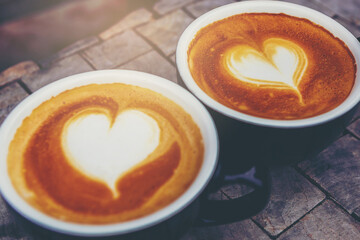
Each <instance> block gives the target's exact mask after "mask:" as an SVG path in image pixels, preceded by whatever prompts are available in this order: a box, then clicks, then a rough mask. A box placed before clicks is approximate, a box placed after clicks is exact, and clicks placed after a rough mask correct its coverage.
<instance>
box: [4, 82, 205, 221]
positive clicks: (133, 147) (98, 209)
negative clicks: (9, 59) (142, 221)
mask: <svg viewBox="0 0 360 240" xmlns="http://www.w3.org/2000/svg"><path fill="white" fill-rule="evenodd" d="M203 157H204V146H203V139H202V135H201V133H200V130H199V128H198V126H197V125H196V123H195V122H194V120H193V119H192V117H191V116H190V115H189V114H188V113H187V112H186V111H185V110H184V109H183V108H182V107H180V106H179V105H177V104H176V103H175V102H173V101H172V100H170V99H169V98H167V97H165V96H163V95H161V94H160V93H157V92H155V91H152V90H150V89H147V88H143V87H139V86H134V85H127V84H123V83H106V84H105V83H104V84H89V85H85V86H80V87H76V88H73V89H70V90H66V91H64V92H62V93H60V94H58V95H57V96H55V97H52V98H51V99H49V100H47V101H45V102H43V103H41V104H40V105H39V106H38V107H36V108H35V109H34V110H33V111H32V112H31V114H30V115H29V116H28V117H26V118H25V119H24V120H23V122H22V124H21V126H20V127H19V128H18V129H17V131H16V133H15V135H14V138H13V139H12V141H11V143H10V145H9V153H8V158H7V164H8V173H9V176H10V179H11V181H12V183H13V185H14V187H15V189H16V190H17V192H18V193H19V194H20V196H21V197H22V198H24V199H25V200H26V201H27V202H28V203H30V204H31V205H32V206H34V207H35V208H37V209H39V210H40V211H42V212H44V213H46V214H48V215H51V216H53V217H55V218H58V219H61V220H65V221H70V222H78V223H89V224H96V223H112V222H121V221H127V220H131V219H135V218H139V217H142V216H144V215H147V214H150V213H153V212H154V211H156V210H159V209H160V208H163V207H164V206H166V205H168V204H170V203H171V202H173V201H174V200H176V199H177V198H179V196H180V195H181V194H183V193H184V192H185V191H186V190H187V188H188V187H189V186H190V185H191V183H192V182H193V181H194V179H195V178H196V176H197V174H198V172H199V170H200V168H201V165H202V161H203Z"/></svg>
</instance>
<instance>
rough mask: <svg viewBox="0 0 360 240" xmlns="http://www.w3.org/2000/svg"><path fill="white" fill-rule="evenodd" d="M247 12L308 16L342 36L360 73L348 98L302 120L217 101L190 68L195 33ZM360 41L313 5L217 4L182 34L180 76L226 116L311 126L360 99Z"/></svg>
mask: <svg viewBox="0 0 360 240" xmlns="http://www.w3.org/2000/svg"><path fill="white" fill-rule="evenodd" d="M245 12H247V13H248V12H267V13H285V14H287V15H292V16H296V17H302V18H307V19H309V20H310V21H312V22H314V23H317V24H319V25H321V26H323V27H324V28H325V29H327V30H329V31H330V32H331V33H332V34H333V35H334V36H336V37H338V38H340V39H341V40H342V41H343V42H344V43H345V44H346V45H347V46H348V47H349V49H350V51H351V52H352V53H353V55H354V57H355V61H356V66H357V74H356V79H355V84H354V86H353V89H352V91H351V93H350V95H349V96H348V97H347V98H346V100H345V101H344V102H343V103H341V104H340V105H339V106H337V107H336V108H334V109H333V110H331V111H329V112H326V113H323V114H320V115H317V116H315V117H310V118H305V119H298V120H275V119H266V118H261V117H255V116H252V115H249V114H244V113H241V112H238V111H236V110H233V109H231V108H229V107H226V106H225V105H223V104H220V103H219V102H217V101H215V100H214V99H213V98H211V97H209V96H208V95H207V94H206V93H205V92H204V91H203V90H202V89H201V88H200V87H199V86H198V85H197V84H196V83H195V81H194V79H193V77H192V75H191V73H190V70H189V68H188V62H187V59H188V55H187V51H188V46H189V44H190V42H191V41H192V40H193V38H194V37H195V35H196V33H197V32H198V31H199V30H200V29H201V28H203V27H205V26H207V25H208V24H211V23H213V22H215V21H218V20H221V19H224V18H226V17H229V16H232V15H236V14H241V13H245ZM359 64H360V44H359V42H358V41H357V39H356V38H355V37H354V36H353V35H352V34H351V33H350V32H349V31H348V30H347V29H346V28H344V27H343V26H342V25H341V24H339V23H338V22H336V21H335V20H334V19H332V18H330V17H328V16H326V15H325V14H323V13H320V12H318V11H315V10H313V9H311V8H308V7H304V6H301V5H297V4H294V3H288V2H281V1H244V2H236V3H230V4H227V5H224V6H221V7H218V8H215V9H213V10H211V11H209V12H207V13H205V14H203V15H202V16H200V17H198V18H197V19H195V20H194V21H193V22H192V23H191V24H190V25H189V26H188V27H187V28H186V29H185V31H184V32H183V34H182V35H181V37H180V39H179V42H178V45H177V48H176V65H177V69H178V72H179V75H180V77H181V78H182V80H183V82H184V83H185V85H186V87H187V88H188V89H189V90H190V91H191V92H192V93H193V94H194V95H195V96H196V97H198V98H199V99H200V100H201V101H202V102H203V103H204V104H205V105H207V106H208V107H210V108H211V109H213V110H215V111H217V112H220V113H222V114H223V115H225V116H228V117H230V118H234V119H236V120H239V121H242V122H245V123H250V124H253V125H258V126H265V127H273V128H303V127H310V126H315V125H319V124H323V123H325V122H328V121H331V120H333V119H335V118H338V117H340V116H341V115H343V114H345V113H346V112H348V111H349V110H351V109H352V108H353V107H355V106H356V104H357V103H358V102H359V101H360V94H359V93H360V74H359V71H360V69H359Z"/></svg>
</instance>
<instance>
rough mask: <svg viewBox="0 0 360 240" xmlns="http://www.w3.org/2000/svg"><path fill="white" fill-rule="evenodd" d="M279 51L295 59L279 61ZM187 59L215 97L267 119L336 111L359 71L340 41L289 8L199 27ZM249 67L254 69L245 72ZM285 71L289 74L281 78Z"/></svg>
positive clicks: (199, 83) (196, 76)
mask: <svg viewBox="0 0 360 240" xmlns="http://www.w3.org/2000/svg"><path fill="white" fill-rule="evenodd" d="M277 52H280V53H281V54H282V55H283V56H287V57H288V59H290V61H289V62H290V63H293V64H292V65H291V64H289V63H287V62H286V61H281V57H279V56H281V54H278V53H277ZM254 59H255V60H256V61H255V60H254ZM188 63H189V69H190V72H191V74H192V76H193V78H194V80H195V82H196V83H197V84H198V85H199V87H200V88H202V90H203V91H205V92H206V93H207V94H208V95H209V96H210V97H212V98H213V99H215V100H216V101H218V102H220V103H222V104H224V105H225V106H228V107H230V108H232V109H234V110H236V111H239V112H243V113H247V114H250V115H254V116H258V117H264V118H270V119H301V118H307V117H312V116H316V115H318V114H321V113H324V112H327V111H329V110H331V109H332V108H334V107H336V106H338V105H339V104H340V103H341V102H343V101H344V100H345V98H346V97H347V96H348V95H349V93H350V91H351V89H352V86H353V83H354V80H355V75H356V63H355V60H354V57H353V55H352V54H351V52H350V50H349V49H348V48H347V46H346V45H345V44H344V43H343V42H342V41H341V40H339V39H338V38H335V37H334V36H333V35H332V34H331V33H329V32H328V31H327V30H326V29H324V28H322V27H321V26H318V25H316V24H314V23H312V22H310V21H309V20H306V19H302V18H296V17H292V16H288V15H285V14H267V13H248V14H240V15H235V16H231V17H229V18H226V19H223V20H219V21H217V22H215V23H213V24H210V25H208V26H206V27H204V28H202V29H201V30H200V31H198V33H197V34H196V36H195V38H194V39H193V40H192V42H191V44H190V45H189V49H188ZM239 63H240V65H239ZM252 63H255V64H253V66H251V64H252ZM241 64H242V65H241ZM287 64H288V65H289V66H290V67H286V66H287ZM254 66H260V67H258V69H256V68H255V67H254ZM251 67H253V68H254V69H255V70H257V71H253V72H251V73H250V74H248V73H246V74H243V73H244V71H247V70H248V69H249V68H250V69H251ZM265 68H273V69H270V70H271V71H272V72H270V73H273V72H275V73H276V71H277V70H278V69H280V70H281V71H279V74H278V76H280V77H279V79H280V80H278V79H276V77H268V76H267V75H266V74H265V72H266V71H264V69H265ZM289 68H293V69H290V70H289V72H288V73H287V71H288V69H289ZM284 71H285V73H286V74H284V75H287V76H290V75H292V76H290V77H292V79H291V80H290V78H289V77H286V78H284V79H281V74H283V72H284ZM266 73H267V72H266ZM276 74H277V73H276ZM276 74H273V75H274V76H276ZM269 75H271V74H269ZM253 76H260V77H253Z"/></svg>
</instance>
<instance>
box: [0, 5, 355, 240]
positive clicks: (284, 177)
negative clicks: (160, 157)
mask: <svg viewBox="0 0 360 240" xmlns="http://www.w3.org/2000/svg"><path fill="white" fill-rule="evenodd" d="M231 2H233V1H232V0H202V1H195V0H185V1H184V0H159V1H157V2H155V4H154V5H153V7H152V8H139V9H137V10H134V11H133V12H129V13H128V15H127V16H125V17H123V18H122V19H119V22H118V23H116V24H115V25H114V26H112V27H110V28H108V29H104V31H103V32H102V33H100V34H99V35H96V36H90V37H87V38H84V39H81V40H79V41H77V42H75V43H73V44H71V45H69V46H68V47H66V48H64V49H63V50H61V51H59V52H57V53H56V54H54V55H52V56H48V58H46V59H45V60H43V61H41V62H35V61H24V62H20V63H18V64H16V65H13V66H12V67H10V68H8V69H7V70H5V71H3V72H1V73H0V124H1V123H2V122H3V120H4V119H5V118H6V116H7V115H8V114H9V112H10V111H11V110H12V109H13V108H14V107H15V106H16V105H17V104H18V103H19V102H20V101H21V100H22V99H24V98H25V97H26V96H28V95H29V94H31V93H32V92H34V91H36V90H37V89H39V88H40V87H42V86H44V85H46V84H48V83H51V82H53V81H55V80H57V79H60V78H62V77H65V76H69V75H72V74H75V73H80V72H86V71H90V70H96V69H108V68H115V69H133V70H140V71H145V72H149V73H153V74H156V75H159V76H162V77H164V78H167V79H169V80H171V81H174V82H177V79H176V67H175V55H174V54H175V48H176V43H177V40H178V38H179V36H180V35H181V33H182V31H183V30H184V29H185V28H186V27H187V26H188V25H189V24H190V23H191V22H192V21H193V20H194V19H195V18H196V17H198V16H200V15H201V14H203V13H205V12H207V11H209V10H211V9H213V8H215V7H218V6H221V5H223V4H227V3H231ZM289 2H293V3H298V4H301V5H304V6H308V7H311V8H313V9H316V10H318V11H321V12H323V13H324V14H326V15H328V16H330V17H332V18H334V19H335V20H337V21H338V22H340V23H341V24H343V25H344V26H345V27H347V28H348V29H349V30H350V31H351V32H352V33H353V34H354V35H355V36H360V14H359V12H360V1H358V0H341V1H340V0H326V1H323V0H290V1H289ZM359 117H360V111H358V112H357V114H356V117H355V118H354V119H353V122H352V123H351V124H350V125H349V126H348V127H347V128H346V130H345V132H344V134H343V135H342V137H340V138H339V139H338V140H337V141H335V142H333V143H332V144H331V145H330V146H329V147H328V148H326V149H324V150H323V151H322V152H321V153H320V154H319V155H318V156H316V157H315V158H314V159H311V160H310V159H308V160H304V161H302V162H300V163H299V164H296V165H292V166H283V167H274V168H272V169H271V178H272V193H271V197H270V201H269V203H268V205H267V207H266V208H265V209H264V210H263V211H261V212H260V213H259V214H257V215H256V216H253V217H252V218H250V219H247V220H244V221H240V222H235V223H231V224H224V225H220V226H213V227H193V228H191V229H190V230H189V231H188V232H186V233H184V235H183V236H182V238H181V240H193V239H194V240H195V239H207V240H209V239H224V240H225V239H226V240H230V239H360V118H359ZM237 189H238V188H237V187H236V186H235V187H227V188H223V189H222V190H221V191H222V194H223V195H224V196H225V197H227V198H232V197H235V196H236V194H237V193H236V191H237ZM16 219H17V218H16V217H13V213H12V210H11V209H9V208H8V207H7V206H6V205H5V204H4V203H3V201H2V199H1V198H0V239H4V240H5V239H34V238H33V237H32V236H31V233H29V232H28V231H27V230H26V228H25V229H24V228H22V227H21V225H19V224H17V220H16Z"/></svg>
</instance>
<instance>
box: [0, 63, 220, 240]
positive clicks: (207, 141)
mask: <svg viewBox="0 0 360 240" xmlns="http://www.w3.org/2000/svg"><path fill="white" fill-rule="evenodd" d="M115 82H119V83H126V84H131V85H136V86H141V87H144V88H148V89H151V90H153V91H155V92H158V93H161V94H162V95H164V96H165V97H167V98H169V99H171V100H173V101H174V102H176V103H177V104H178V105H180V106H181V107H183V109H184V110H185V111H186V112H188V113H189V114H190V115H191V116H192V118H193V119H194V121H195V122H196V124H197V125H198V126H199V128H200V131H201V134H202V136H203V141H204V147H205V153H204V161H203V164H202V166H201V169H200V172H199V174H198V176H197V177H196V179H195V181H194V182H193V183H192V184H191V186H190V187H189V188H188V189H187V190H186V192H184V193H183V194H182V195H181V196H180V197H179V198H178V199H177V200H175V201H174V202H172V203H171V204H170V205H168V206H166V207H164V208H162V209H160V210H158V211H156V212H154V213H152V214H150V215H147V216H144V217H141V218H138V219H135V220H131V221H126V222H122V223H112V224H104V225H96V224H95V225H93V224H92V225H87V224H77V223H71V222H65V221H61V220H59V219H55V218H53V217H50V216H48V215H45V214H44V213H42V212H40V211H39V210H37V209H35V208H33V207H32V206H31V205H29V204H28V203H27V202H26V201H24V200H23V199H22V198H21V197H20V196H19V195H18V193H17V192H16V191H15V189H14V187H13V186H12V183H11V180H10V178H9V176H8V172H7V153H8V147H9V143H10V141H11V140H12V138H13V136H14V134H15V132H16V130H17V128H18V127H19V126H20V125H21V123H22V121H23V119H24V118H26V116H28V115H29V114H30V113H31V112H32V111H33V109H35V108H36V107H37V106H39V105H40V104H41V103H42V102H44V101H46V100H48V99H50V98H51V97H53V96H56V95H58V94H59V93H61V92H63V91H65V90H68V89H72V88H74V87H78V86H83V85H88V84H92V83H98V84H101V83H115ZM217 155H218V138H217V132H216V128H215V125H214V123H213V120H212V118H211V116H210V115H209V113H208V111H207V110H206V108H205V107H204V106H203V105H202V104H201V103H200V102H199V101H198V100H197V99H196V98H195V97H194V96H193V95H191V94H190V93H189V92H187V91H186V90H184V89H183V88H181V87H180V86H178V85H177V84H175V83H173V82H170V81H169V80H166V79H163V78H161V77H158V76H155V75H151V74H146V73H142V72H136V71H127V70H102V71H93V72H87V73H82V74H78V75H73V76H70V77H67V78H64V79H61V80H58V81H56V82H54V83H51V84H49V85H47V86H45V87H43V88H41V89H40V90H38V91H36V92H35V93H33V94H31V95H30V96H29V97H27V98H26V99H25V100H23V101H22V102H21V103H20V104H19V105H18V106H17V107H16V108H15V109H14V110H13V111H12V112H11V113H10V115H9V116H8V117H7V119H6V120H5V122H4V123H3V124H2V126H1V128H0V191H1V194H2V196H3V197H4V199H5V200H6V201H7V202H8V203H9V204H10V205H11V206H12V207H13V208H14V209H15V210H16V211H17V212H19V213H20V214H21V215H22V216H24V217H25V218H27V219H29V220H30V221H32V222H34V223H36V224H38V225H40V226H42V227H44V228H47V229H50V230H53V231H56V232H60V233H65V234H71V235H78V236H110V235H118V234H126V233H130V232H134V231H139V230H142V229H145V228H148V227H151V226H153V225H156V224H158V223H160V222H162V221H165V220H166V219H169V218H170V217H172V216H174V215H175V214H177V213H179V212H180V211H182V210H183V209H184V208H186V207H187V206H188V205H189V204H190V203H191V202H192V201H194V200H195V199H196V198H197V197H198V196H199V194H200V193H201V192H202V191H203V189H204V188H205V186H206V185H207V183H208V182H209V181H210V179H211V177H212V175H213V172H214V170H215V168H216V165H217Z"/></svg>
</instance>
